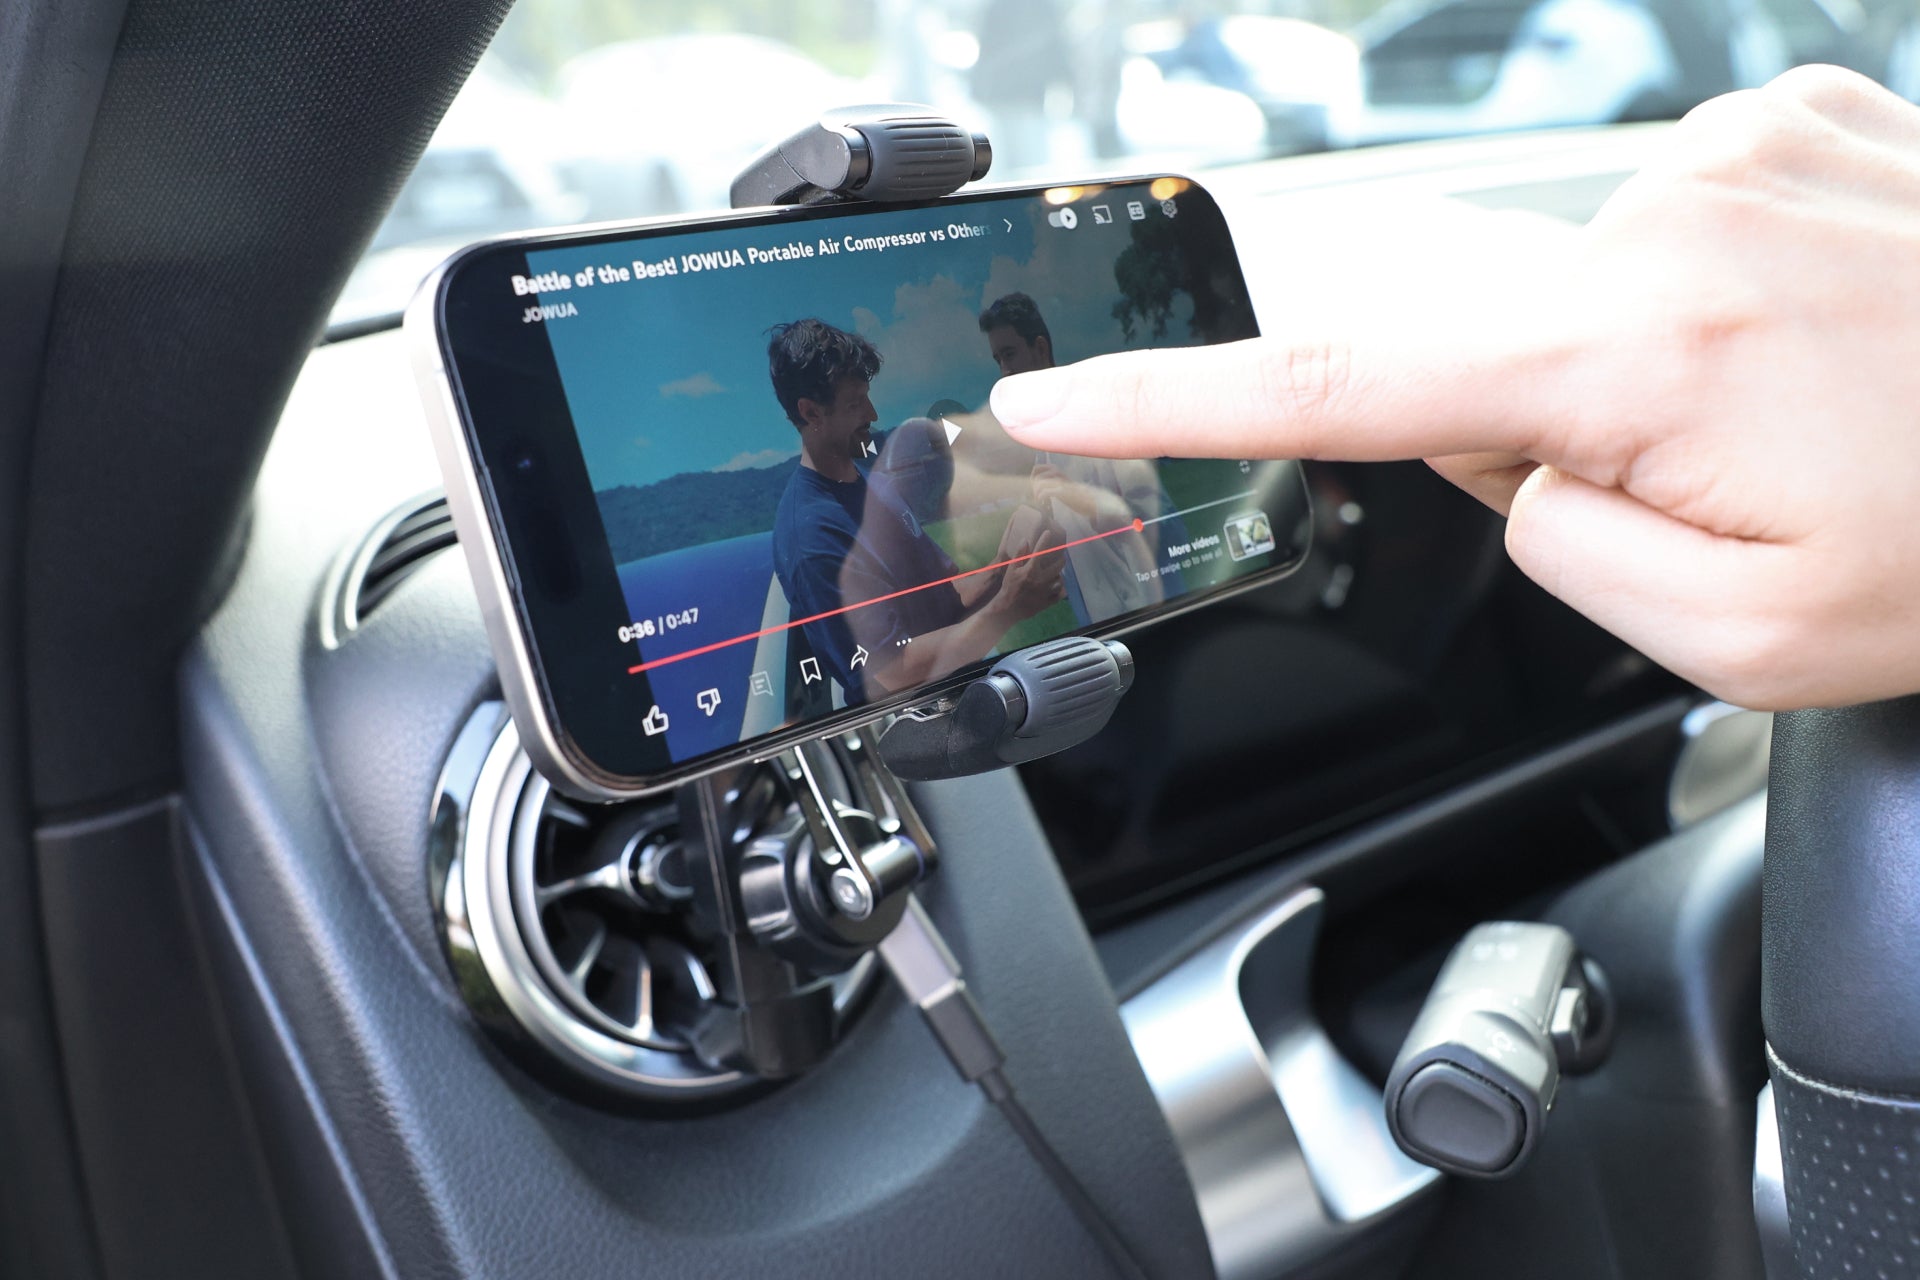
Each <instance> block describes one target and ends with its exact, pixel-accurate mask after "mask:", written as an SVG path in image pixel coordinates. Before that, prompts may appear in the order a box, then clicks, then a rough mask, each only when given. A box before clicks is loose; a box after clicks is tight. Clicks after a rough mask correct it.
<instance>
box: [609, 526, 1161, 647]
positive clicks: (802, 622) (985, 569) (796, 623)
mask: <svg viewBox="0 0 1920 1280" xmlns="http://www.w3.org/2000/svg"><path fill="white" fill-rule="evenodd" d="M1146 527H1147V526H1146V521H1144V520H1141V519H1140V518H1139V517H1138V516H1136V517H1134V521H1133V523H1132V524H1123V525H1121V526H1120V527H1119V528H1118V529H1109V530H1107V531H1106V532H1105V533H1096V534H1091V535H1089V536H1088V537H1085V538H1075V539H1074V540H1073V541H1072V542H1063V543H1061V544H1060V545H1059V546H1057V547H1048V548H1047V549H1046V550H1045V551H1029V552H1027V554H1025V555H1023V556H1014V557H1013V558H1012V559H1010V560H1002V561H1000V562H999V563H998V564H989V565H983V566H982V567H980V568H978V569H968V570H967V571H966V572H965V573H956V574H954V575H953V576H952V577H950V578H941V579H940V580H939V581H937V582H923V583H921V584H920V585H919V586H917V587H906V588H903V589H902V590H899V591H889V592H888V593H887V594H886V595H884V596H875V597H874V598H873V599H871V600H862V601H861V602H860V603H859V604H847V605H841V606H840V607H839V608H838V609H829V610H827V611H826V612H825V613H816V614H814V615H813V616H812V617H810V618H796V619H794V620H793V621H792V622H784V623H781V624H780V625H779V626H777V627H766V628H763V629H762V630H759V631H755V632H752V633H750V634H748V635H744V636H735V637H734V638H733V639H731V640H716V641H714V642H713V643H712V644H703V645H701V646H700V647H699V648H698V649H688V650H687V651H686V652H685V653H675V654H670V655H668V656H667V657H664V658H654V659H652V660H651V661H648V662H643V663H641V664H640V665H639V666H637V667H628V668H627V674H628V675H630V676H637V675H639V674H640V673H641V672H642V671H651V670H652V669H653V668H655V667H664V666H666V665H667V664H668V663H669V662H681V661H683V660H685V659H687V658H697V657H699V656H700V655H701V654H703V653H712V652H714V651H715V650H716V649H729V648H732V647H733V646H734V645H736V644H745V643H746V642H747V641H749V640H758V639H760V637H762V636H770V635H773V634H775V633H776V632H781V631H791V630H793V629H794V628H795V627H804V626H806V625H807V624H808V623H809V622H819V621H820V620H821V619H822V618H832V617H836V616H838V615H839V614H843V613H852V612H853V611H854V610H855V609H865V608H867V607H868V606H869V605H876V604H885V603H886V602H887V601H889V600H898V599H899V598H900V597H901V596H910V595H912V594H913V593H914V592H916V591H931V590H932V589H933V588H935V587H944V586H946V585H947V584H948V583H951V582H958V581H960V580H961V579H962V578H971V577H973V576H974V575H975V574H980V573H992V572H993V571H994V570H995V569H1004V568H1006V567H1007V566H1008V565H1013V564H1019V563H1020V562H1021V561H1022V560H1034V559H1038V558H1039V557H1040V556H1050V555H1053V554H1055V553H1056V552H1060V551H1065V550H1066V549H1067V548H1069V547H1079V546H1084V545H1086V544H1087V543H1089V542H1098V541H1100V539H1102V538H1111V537H1113V536H1114V535H1115V534H1121V533H1139V532H1140V531H1141V530H1143V529H1145V528H1146Z"/></svg>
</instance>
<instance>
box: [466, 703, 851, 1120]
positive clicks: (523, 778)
mask: <svg viewBox="0 0 1920 1280" xmlns="http://www.w3.org/2000/svg"><path fill="white" fill-rule="evenodd" d="M476 760H477V761H478V762H479V763H478V765H477V768H473V767H471V766H472V762H474V761H476ZM463 773H464V774H465V775H466V776H465V777H462V776H461V775H462V774H463ZM785 816H787V815H786V814H785V810H784V809H783V808H780V807H778V806H776V807H775V809H774V810H773V811H771V812H770V813H769V814H768V815H767V820H768V821H779V820H781V819H782V818H783V817H785ZM434 832H435V853H436V858H435V862H436V881H437V883H436V893H437V897H438V899H439V906H440V909H441V922H442V932H443V936H444V939H445V942H446V946H447V954H448V958H449V960H450V962H451V964H452V967H453V970H454V973H455V976H456V978H457V980H458V983H459V986H460V989H461V992H462V994H463V995H464V996H465V997H466V998H467V1001H468V1003H469V1004H470V1005H471V1006H472V1007H473V1008H474V1010H475V1012H476V1013H478V1014H479V1015H480V1016H481V1018H482V1020H483V1021H484V1022H486V1023H487V1024H488V1025H489V1027H490V1028H491V1029H493V1030H494V1031H496V1032H498V1033H500V1034H502V1035H503V1036H504V1037H505V1039H506V1040H507V1042H508V1043H509V1044H510V1045H511V1046H513V1047H515V1048H519V1049H523V1050H530V1051H532V1052H533V1053H535V1054H536V1055H537V1056H538V1059H539V1061H540V1062H541V1063H545V1064H557V1065H560V1066H562V1067H564V1068H566V1069H567V1071H568V1072H569V1073H570V1074H571V1076H572V1077H574V1078H576V1079H580V1080H584V1081H586V1082H588V1083H590V1084H592V1085H595V1086H598V1087H599V1091H600V1092H601V1093H602V1094H604V1093H606V1092H608V1091H612V1092H616V1093H618V1094H621V1095H623V1096H626V1097H632V1098H641V1099H650V1100H655V1101H659V1100H666V1099H682V1100H695V1099H699V1100H710V1099H714V1098H718V1097H723V1096H727V1095H730V1094H737V1093H739V1092H741V1091H742V1090H744V1089H746V1088H748V1087H751V1086H753V1085H755V1084H757V1083H758V1081H757V1080H756V1079H754V1078H753V1077H751V1076H748V1075H746V1074H744V1073H742V1072H740V1071H738V1070H734V1069H731V1068H728V1067H726V1066H723V1065H718V1064H716V1063H715V1062H714V1061H712V1060H711V1058H710V1057H709V1056H705V1055H703V1054H702V1052H701V1051H700V1048H699V1045H698V1036H699V1031H700V1029H701V1027H702V1026H703V1025H710V1024H711V1023H712V1022H713V1021H714V1019H713V1017H712V1015H713V1014H714V1013H715V1011H716V1010H715V1007H716V1005H717V1004H718V1003H719V1002H720V1001H722V1000H723V993H722V992H721V991H719V990H718V989H717V986H716V982H715V979H714V976H713V973H712V971H711V970H710V968H709V965H710V963H712V962H713V953H712V949H711V948H712V945H713V944H712V942H711V940H710V939H708V938H705V937H703V936H702V934H701V932H700V930H699V929H698V928H697V926H696V924H695V917H694V915H693V913H692V912H691V911H690V910H689V907H690V903H691V899H692V897H693V880H692V878H693V876H694V875H695V874H696V873H697V871H698V870H699V868H698V867H696V866H693V865H690V863H689V857H688V854H687V851H686V850H685V849H684V848H683V846H682V844H681V840H680V821H679V813H678V809H677V806H676V805H675V803H674V802H673V801H672V799H671V798H669V799H666V800H648V801H641V802H636V803H632V804H625V805H604V806H603V805H586V804H576V803H574V802H573V801H571V800H568V799H566V798H565V797H563V796H560V795H558V794H556V793H555V792H554V791H553V789H552V787H551V786H550V785H549V784H548V783H547V781H546V780H545V779H544V778H542V777H541V776H540V775H539V774H538V773H536V772H535V771H534V769H533V767H532V765H531V763H530V762H529V761H528V759H527V756H526V753H525V752H523V751H522V750H521V749H520V740H519V737H518V735H517V734H516V733H515V731H514V726H513V724H512V721H511V720H509V719H508V718H507V716H506V714H505V712H504V711H503V710H502V709H501V708H500V706H499V705H498V704H489V705H488V706H485V707H482V708H481V709H480V711H479V712H476V713H475V717H474V720H473V721H472V722H471V723H469V725H468V726H467V729H466V731H465V732H464V733H463V734H462V736H461V738H460V740H459V741H458V742H457V743H456V745H455V748H454V752H453V757H452V759H451V760H450V761H449V764H448V767H447V776H446V778H445V779H444V780H443V782H442V787H441V795H440V799H439V803H438V805H437V807H436V810H435V815H434ZM873 974H874V969H873V965H872V961H871V958H867V959H863V960H861V961H860V962H859V963H858V964H856V965H855V966H854V967H853V968H852V969H851V970H849V971H848V972H846V973H845V974H841V975H838V976H836V977H833V978H832V979H830V981H831V982H832V983H833V984H834V1007H835V1010H836V1015H837V1017H838V1019H839V1021H840V1023H841V1025H842V1027H844V1026H845V1023H846V1020H847V1018H848V1017H849V1016H850V1014H851V1011H852V1009H853V1007H854V1005H855V1002H856V1001H857V1000H858V998H859V997H860V996H861V995H862V994H864V992H865V991H866V990H867V989H868V987H869V985H870V980H871V978H872V976H873Z"/></svg>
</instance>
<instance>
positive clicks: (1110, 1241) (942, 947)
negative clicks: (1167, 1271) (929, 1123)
mask: <svg viewBox="0 0 1920 1280" xmlns="http://www.w3.org/2000/svg"><path fill="white" fill-rule="evenodd" d="M879 950H880V958H881V960H882V961H884V962H885V964H886V966H887V970H888V972H890V973H892V974H893V980H894V981H895V982H896V983H898V984H899V985H900V990H901V991H902V992H904V993H905V994H906V997H907V999H909V1000H911V1001H912V1002H913V1003H914V1005H915V1006H916V1007H917V1008H918V1009H919V1010H920V1014H921V1016H922V1017H923V1018H925V1019H926V1022H927V1026H928V1028H929V1029H930V1030H932V1032H933V1038H934V1039H936V1040H938V1041H939V1042H940V1047H941V1048H942V1049H944V1050H946V1054H947V1057H948V1058H949V1059H951V1060H952V1062H953V1066H954V1069H955V1070H956V1071H958V1072H959V1073H960V1078H961V1079H963V1080H965V1081H966V1082H967V1083H969V1084H977V1085H979V1086H980V1091H981V1092H982V1093H984V1094H986V1096H987V1099H988V1100H989V1101H990V1102H992V1103H993V1104H994V1105H995V1106H996V1107H998V1108H1000V1113H1001V1114H1002V1115H1004V1116H1006V1118H1007V1123H1009V1124H1010V1125H1012V1126H1013V1130H1014V1132H1015V1133H1017V1134H1019V1135H1020V1140H1021V1141H1022V1142H1024V1143H1026V1144H1027V1150H1028V1151H1029V1152H1031V1153H1032V1154H1033V1158H1034V1161H1035V1162H1036V1163H1037V1164H1039V1166H1040V1167H1041V1169H1043V1170H1044V1171H1045V1172H1046V1175H1047V1177H1048V1178H1050V1179H1052V1181H1053V1185H1054V1186H1055V1187H1057V1188H1058V1189H1059V1191H1060V1194H1061V1195H1062V1196H1063V1197H1065V1199H1066V1201H1067V1204H1068V1206H1069V1207H1071V1208H1072V1209H1073V1212H1074V1216H1076V1217H1077V1218H1079V1219H1080V1223H1081V1225H1082V1226H1084V1227H1085V1228H1086V1229H1087V1232H1088V1234H1089V1235H1091V1236H1092V1237H1093V1238H1094V1240H1095V1241H1096V1242H1097V1243H1098V1244H1099V1245H1100V1247H1101V1249H1102V1250H1104V1251H1105V1252H1106V1255H1107V1257H1108V1259H1109V1260H1111V1261H1112V1263H1113V1265H1114V1266H1115V1267H1116V1268H1117V1269H1118V1271H1119V1273H1120V1274H1121V1275H1122V1276H1124V1277H1126V1280H1147V1273H1146V1270H1145V1268H1143V1267H1142V1266H1141V1265H1140V1263H1139V1261H1138V1260H1137V1259H1135V1258H1134V1256H1133V1253H1132V1251H1131V1250H1129V1249H1128V1248H1127V1244H1126V1242H1125V1241H1124V1240H1122V1239H1121V1238H1120V1234H1119V1233H1118V1232H1117V1231H1115V1230H1114V1229H1113V1224H1112V1223H1110V1222H1108V1221H1107V1219H1106V1215H1105V1214H1103V1213H1101V1212H1100V1206H1099V1205H1097V1204H1095V1203H1094V1201H1093V1197H1092V1196H1091V1195H1089V1194H1088V1193H1087V1189H1086V1187H1085V1186H1083V1185H1082V1184H1081V1182H1080V1179H1079V1178H1078V1177H1077V1176H1076V1175H1075V1174H1074V1172H1073V1170H1072V1169H1070V1168H1068V1167H1067V1162H1066V1161H1065V1160H1063V1159H1061V1158H1060V1153H1059V1152H1058V1151H1056V1150H1054V1148H1053V1144H1052V1143H1050V1142H1048V1141H1047V1135H1046V1134H1044V1133H1042V1132H1041V1131H1040V1126H1039V1125H1037V1124H1035V1123H1034V1119H1033V1116H1032V1115H1030V1114H1029V1113H1028V1111H1027V1109H1026V1107H1024V1106H1022V1105H1021V1103H1020V1099H1019V1097H1018V1096H1017V1095H1015V1093H1014V1091H1013V1083H1012V1082H1011V1081H1009V1080H1008V1079H1007V1077H1006V1073H1005V1072H1004V1071H1002V1070H1001V1068H1002V1067H1003V1066H1004V1065H1005V1064H1006V1054H1004V1053H1003V1052H1001V1049H1000V1045H999V1042H998V1041H996V1040H995V1039H994V1038H993V1031H992V1029H991V1028H989V1027H988V1026H987V1020H986V1015H985V1014H983V1013H982V1012H981V1011H980V1006H979V1004H978V1003H977V1002H975V1000H974V998H973V994H972V993H971V992H969V991H968V990H967V983H966V979H965V978H964V977H962V976H961V973H960V962H959V961H958V960H955V959H954V957H953V952H951V951H949V950H948V949H947V944H946V943H945V942H944V941H943V940H942V939H941V937H940V932H939V930H937V929H936V928H934V924H933V921H932V920H931V919H929V918H928V916H927V913H926V910H925V908H923V907H922V906H921V905H920V903H919V901H918V900H917V899H914V898H911V897H910V898H908V900H907V909H906V912H905V914H903V915H902V916H901V917H900V923H899V924H898V925H896V926H895V927H894V929H893V931H892V932H891V933H889V934H888V935H887V936H886V938H885V940H884V941H882V942H881V943H880V947H879Z"/></svg>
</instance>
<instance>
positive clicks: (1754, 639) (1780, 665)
mask: <svg viewBox="0 0 1920 1280" xmlns="http://www.w3.org/2000/svg"><path fill="white" fill-rule="evenodd" d="M1806 652H1807V650H1806V647H1805V645H1804V644H1803V643H1802V642H1801V639H1800V637H1799V635H1798V628H1797V626H1796V625H1795V623H1794V622H1793V621H1792V620H1790V619H1784V618H1780V617H1770V616H1765V615H1756V614H1753V613H1748V614H1745V615H1742V616H1735V617H1731V618H1728V619H1727V620H1726V621H1725V622H1724V623H1723V624H1722V627H1721V630H1720V635H1719V636H1718V637H1717V638H1716V639H1715V640H1714V642H1712V643H1711V644H1710V645H1709V646H1708V648H1707V649H1706V651H1705V652H1704V653H1703V654H1702V655H1701V666H1702V670H1700V671H1699V672H1697V673H1693V675H1694V679H1695V680H1696V682H1697V683H1699V684H1700V685H1701V686H1702V687H1703V688H1706V689H1708V690H1710V691H1711V692H1712V693H1714V694H1716V695H1717V696H1719V697H1721V698H1723V699H1725V700H1726V701H1728V702H1731V703H1733V704H1734V705H1735V706H1739V707H1750V708H1753V709H1754V710H1760V711H1765V710H1771V709H1774V708H1777V707H1780V706H1783V705H1786V703H1788V702H1790V701H1791V700H1792V697H1793V690H1794V689H1795V688H1797V687H1798V686H1799V685H1800V684H1801V683H1802V681H1803V678H1804V674H1805V673H1804V672H1803V671H1802V667H1803V665H1804V658H1805V654H1806Z"/></svg>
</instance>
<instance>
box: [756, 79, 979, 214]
mask: <svg viewBox="0 0 1920 1280" xmlns="http://www.w3.org/2000/svg"><path fill="white" fill-rule="evenodd" d="M992 165H993V146H992V144H991V143H989V142H988V141H987V135H986V134H984V133H977V132H975V131H973V130H971V129H968V128H966V127H964V126H962V125H960V124H957V123H955V122H954V121H952V120H950V119H948V118H947V117H945V116H943V115H941V114H940V113H939V112H937V111H935V110H934V109H933V108H932V107H923V106H919V105H917V104H915V103H911V102H880V103H872V104H869V105H866V106H853V107H836V108H834V109H833V110H831V111H828V112H825V113H824V114H822V115H821V116H820V118H819V119H818V120H815V121H814V122H813V123H812V124H810V125H808V126H807V127H806V128H804V129H802V130H800V131H799V132H798V133H795V134H793V135H792V136H791V137H789V138H787V139H785V140H784V141H781V142H777V143H775V144H774V145H773V146H771V147H769V148H768V149H767V150H766V151H764V152H762V153H761V154H760V155H759V156H757V157H755V159H754V160H753V162H752V163H751V164H749V165H748V166H747V167H746V168H745V169H743V170H742V171H741V172H740V176H739V177H737V178H735V179H734V180H733V187H732V189H731V190H730V192H729V193H728V194H729V195H730V197H731V199H732V202H733V207H734V208H736V209H747V208H757V207H759V206H763V205H792V204H807V205H811V204H836V203H840V202H842V201H850V200H866V201H869V202H871V203H874V204H898V203H902V202H905V201H909V200H934V199H938V198H939V197H941V196H945V195H952V194H953V193H954V192H955V191H957V190H959V189H960V188H961V187H962V186H963V185H965V184H966V183H969V182H978V181H979V180H980V179H981V178H984V177H986V176H987V170H988V169H989V168H990V167H992Z"/></svg>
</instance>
